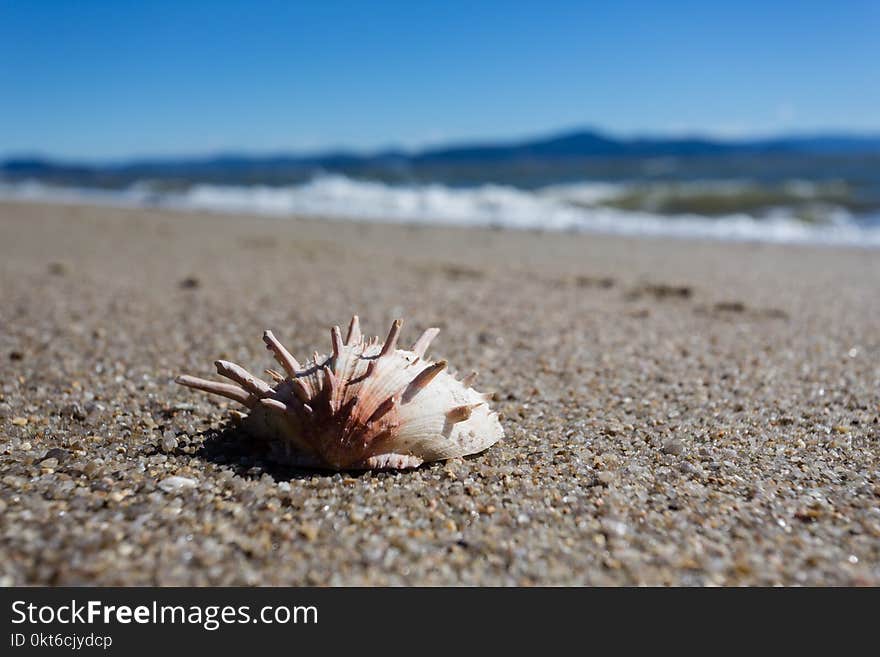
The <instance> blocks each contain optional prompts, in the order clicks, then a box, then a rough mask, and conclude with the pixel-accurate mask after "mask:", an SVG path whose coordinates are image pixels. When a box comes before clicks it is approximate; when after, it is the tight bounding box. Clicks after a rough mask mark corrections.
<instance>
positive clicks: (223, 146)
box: [0, 0, 880, 159]
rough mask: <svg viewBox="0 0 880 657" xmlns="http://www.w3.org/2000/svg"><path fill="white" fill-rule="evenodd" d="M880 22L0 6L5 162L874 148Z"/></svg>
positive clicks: (744, 3)
mask: <svg viewBox="0 0 880 657" xmlns="http://www.w3.org/2000/svg"><path fill="white" fill-rule="evenodd" d="M878 35H880V2H876V0H870V1H867V0H866V1H862V2H846V1H838V2H827V1H824V2H813V1H811V0H803V1H800V2H795V1H790V2H784V1H777V2H771V1H766V0H764V1H754V0H739V1H738V2H714V1H703V2H677V1H674V0H670V1H667V2H659V1H654V2H626V1H617V2H604V3H593V2H577V3H565V2H557V3H551V2H534V3H532V2H515V1H513V0H511V1H510V2H498V3H495V2H475V1H473V2H461V3H460V2H453V1H447V2H432V1H429V0H424V1H422V2H413V1H412V0H408V1H406V2H395V1H387V2H378V1H376V2H329V1H325V2H315V3H302V2H258V1H252V2H224V1H222V0H215V1H214V2H203V3H197V2H187V1H185V0H177V1H176V2H165V1H161V0H150V1H141V2H129V1H126V0H112V1H111V0H108V1H99V0H91V1H89V0H84V1H82V2H62V1H58V2H53V1H50V0H43V1H40V0H32V1H29V0H18V1H10V0H0V155H8V154H12V153H39V154H45V155H51V156H56V157H63V158H86V159H105V158H111V159H112V158H121V157H128V156H144V155H175V154H206V153H214V152H219V151H229V150H244V151H248V152H255V153H265V152H273V151H284V150H297V151H308V150H316V149H324V148H329V147H338V146H345V147H352V148H355V149H361V150H369V149H374V148H381V147H385V146H389V145H401V146H404V147H420V146H423V145H429V144H435V143H441V142H447V141H468V140H474V139H495V138H517V137H524V136H532V135H536V134H544V133H550V132H554V131H556V130H559V129H567V128H572V127H577V126H596V127H599V128H602V129H606V130H609V131H611V132H614V133H617V134H624V135H626V134H633V133H642V132H650V133H665V134H669V133H676V134H680V133H703V134H714V135H722V136H740V135H761V134H767V133H775V132H792V131H793V132H804V131H815V130H820V129H834V130H842V131H871V132H880V38H878Z"/></svg>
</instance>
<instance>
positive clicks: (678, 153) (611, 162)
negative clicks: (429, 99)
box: [0, 130, 880, 186]
mask: <svg viewBox="0 0 880 657" xmlns="http://www.w3.org/2000/svg"><path fill="white" fill-rule="evenodd" d="M878 155H880V136H873V135H865V136H858V135H835V134H821V135H811V136H780V137H775V138H768V139H746V140H718V139H711V138H702V137H683V138H662V137H635V138H631V139H621V138H615V137H612V136H608V135H605V134H603V133H601V132H598V131H595V130H581V131H573V132H566V133H561V134H558V135H555V136H550V137H547V138H541V139H532V140H525V141H520V142H487V143H483V144H479V143H471V144H461V145H450V146H443V147H434V148H429V149H424V150H421V151H417V152H404V151H401V150H386V151H382V152H377V153H371V154H359V153H355V152H347V151H333V152H325V153H317V154H310V155H298V154H293V153H279V154H272V155H247V154H240V153H225V154H220V155H214V156H206V157H174V158H144V159H132V160H129V161H125V162H121V163H106V164H85V163H80V162H62V161H56V160H52V159H49V158H40V157H13V158H9V159H6V160H5V161H2V162H0V177H2V178H5V179H7V180H22V179H29V178H34V179H39V180H45V181H49V182H56V181H57V182H67V183H69V182H75V183H77V184H86V185H88V184H94V185H102V186H103V185H110V186H112V185H118V184H126V183H130V182H132V181H135V180H141V179H152V180H187V181H195V180H204V181H219V182H227V183H232V182H235V183H243V184H247V183H257V182H262V183H268V184H272V183H282V182H288V181H291V180H299V179H302V178H304V177H308V176H310V175H312V174H313V173H315V172H316V171H338V172H342V173H347V174H353V175H364V176H368V177H378V178H396V177H404V178H405V177H407V176H413V177H415V178H423V177H427V178H432V177H434V174H437V176H438V177H439V178H441V179H448V178H449V175H448V174H449V173H450V172H454V173H458V174H461V176H462V177H463V179H464V181H465V182H466V181H467V180H468V179H469V177H474V176H476V177H477V178H483V177H484V175H483V174H486V176H487V177H491V175H490V174H489V172H491V171H492V170H493V169H496V170H497V169H498V168H499V167H500V168H501V169H505V170H510V169H524V168H527V169H528V168H531V169H545V170H554V171H557V170H560V169H562V170H564V169H567V168H569V167H571V166H573V165H577V164H578V163H582V164H584V165H585V166H590V165H591V163H593V164H595V162H597V161H602V162H604V163H605V164H606V165H608V166H611V167H614V166H618V167H620V166H623V167H624V168H626V167H628V166H629V165H628V164H627V163H628V162H631V161H637V160H646V159H651V158H677V159H683V160H687V159H691V158H703V159H708V160H710V161H711V160H723V159H725V158H750V157H755V156H783V157H784V156H815V157H822V156H844V157H849V156H872V157H873V156H878ZM422 174H423V175H422Z"/></svg>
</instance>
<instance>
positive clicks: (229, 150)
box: [0, 125, 880, 166]
mask: <svg viewBox="0 0 880 657" xmlns="http://www.w3.org/2000/svg"><path fill="white" fill-rule="evenodd" d="M528 134H529V135H531V136H528V135H523V136H519V137H499V138H491V137H485V138H480V137H477V138H470V139H469V138H461V139H456V138H452V139H449V140H445V141H436V142H426V143H425V144H422V145H420V146H402V145H399V144H398V145H394V144H389V145H386V146H377V147H364V148H358V147H352V146H344V145H335V146H326V147H321V148H297V147H295V146H288V147H279V148H278V149H276V150H252V149H249V148H248V147H233V146H230V147H218V148H216V149H211V150H206V151H202V152H200V153H199V152H194V151H181V152H179V153H154V154H143V153H142V154H131V155H119V156H104V157H101V156H97V157H88V156H58V155H52V154H48V153H46V152H41V151H38V150H34V151H11V152H8V153H0V162H2V163H7V162H14V161H28V160H32V161H43V162H47V163H52V164H76V165H86V164H88V165H91V166H102V165H103V166H108V165H114V164H116V165H119V164H132V163H138V162H150V161H160V160H177V161H200V160H213V159H220V158H223V157H242V158H249V159H260V158H270V157H296V158H302V159H305V158H311V157H314V158H319V157H327V156H329V155H343V156H352V157H362V158H369V157H377V156H379V155H382V154H385V153H400V154H403V155H405V156H410V157H411V156H414V155H419V154H423V153H429V152H431V151H442V150H452V149H458V148H481V147H503V146H516V145H518V144H524V143H529V142H536V141H543V140H550V139H558V138H562V137H566V136H572V135H576V134H594V135H597V136H600V137H605V138H608V139H612V140H615V141H638V140H643V139H661V140H669V141H673V140H702V141H709V142H714V143H717V144H741V143H744V142H751V141H770V140H778V139H794V138H797V139H810V138H813V139H815V138H842V139H880V127H878V128H872V129H867V130H864V129H852V128H804V129H795V130H779V131H773V130H767V131H761V130H756V131H755V132H752V133H742V134H725V133H724V132H723V131H715V132H712V131H711V130H698V129H697V130H676V129H671V130H662V129H661V130H654V131H650V130H636V131H614V130H606V129H603V128H597V127H595V126H590V125H580V126H572V127H569V128H558V129H555V130H544V131H541V132H531V133H528Z"/></svg>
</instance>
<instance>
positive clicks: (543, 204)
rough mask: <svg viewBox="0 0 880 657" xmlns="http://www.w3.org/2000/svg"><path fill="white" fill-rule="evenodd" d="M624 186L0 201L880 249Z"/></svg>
mask: <svg viewBox="0 0 880 657" xmlns="http://www.w3.org/2000/svg"><path fill="white" fill-rule="evenodd" d="M625 189H626V188H625V187H624V186H622V185H618V184H612V183H594V182H584V183H575V184H566V185H553V186H548V187H544V188H541V189H538V190H523V189H518V188H515V187H510V186H505V185H482V186H479V187H472V188H453V187H447V186H445V185H440V184H425V185H406V186H404V185H388V184H384V183H380V182H368V181H359V180H352V179H350V178H347V177H345V176H341V175H324V176H319V177H316V178H314V179H312V180H311V181H309V182H305V183H302V184H299V185H290V186H284V187H269V186H260V185H250V186H232V185H205V184H201V185H193V186H192V187H190V188H189V189H187V190H185V191H158V189H157V188H154V187H153V186H152V185H150V184H149V183H138V184H136V185H133V186H131V187H129V188H127V189H125V190H121V191H107V190H94V189H80V188H59V187H51V186H47V185H44V184H42V183H39V182H23V183H0V198H6V199H16V200H27V201H50V202H63V203H96V204H111V205H124V206H160V207H167V208H173V209H183V210H208V211H213V212H234V213H243V214H244V213H255V214H265V215H272V216H279V217H284V216H311V217H327V218H340V219H349V220H357V221H384V222H401V223H426V224H441V225H443V224H448V225H459V226H496V227H507V228H519V229H539V230H571V231H596V232H605V233H615V234H624V235H651V236H674V237H698V238H708V239H721V240H740V241H741V240H747V241H766V242H785V243H818V244H850V245H858V246H872V247H878V246H880V225H872V226H868V225H862V224H859V223H857V222H856V221H854V220H853V219H852V217H850V216H849V214H848V213H846V212H845V211H842V210H841V211H839V212H837V213H836V214H835V215H834V216H833V217H832V221H831V222H828V223H823V224H808V223H805V222H802V221H799V220H797V219H795V218H794V217H792V216H791V215H790V214H789V213H787V212H786V211H784V210H780V211H779V212H777V213H776V214H774V215H771V216H770V217H764V218H760V219H757V218H754V217H751V216H749V215H746V214H732V215H727V216H723V217H711V218H710V217H703V216H698V215H678V216H667V215H659V214H652V213H649V212H643V211H626V210H620V209H616V208H612V207H606V206H602V205H596V204H597V203H600V202H602V201H607V200H609V199H613V198H614V197H615V196H617V195H619V194H621V193H623V192H624V191H625Z"/></svg>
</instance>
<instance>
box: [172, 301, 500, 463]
mask: <svg viewBox="0 0 880 657" xmlns="http://www.w3.org/2000/svg"><path fill="white" fill-rule="evenodd" d="M400 325H401V322H400V320H397V321H395V322H394V324H393V325H392V327H391V331H390V332H389V334H388V338H386V340H385V342H384V343H380V342H379V340H378V338H374V339H373V340H370V341H365V340H364V339H363V337H362V336H361V332H360V325H359V322H358V318H357V316H355V317H354V318H352V322H351V326H350V327H349V331H348V336H347V338H346V339H345V341H343V340H342V337H341V333H340V331H339V328H338V327H334V328H333V329H332V331H331V339H332V342H333V351H332V353H330V354H328V355H322V354H318V353H317V352H316V353H315V355H314V356H313V357H312V358H311V359H310V360H308V361H307V362H306V363H305V364H304V365H300V364H299V363H298V362H297V361H296V359H294V358H293V356H291V355H290V353H289V352H288V351H287V350H286V349H285V348H284V347H283V346H282V345H281V343H280V342H278V340H276V339H275V337H274V336H273V335H272V333H271V332H270V331H266V333H265V334H264V336H263V340H264V341H265V342H266V345H267V348H268V349H269V350H270V351H272V352H273V353H274V355H275V358H276V359H277V360H278V362H279V363H280V364H281V366H282V367H283V368H284V370H285V371H286V373H287V376H286V377H285V376H282V375H281V374H279V373H277V372H273V371H271V370H269V373H270V374H271V375H272V377H273V378H274V380H275V381H274V385H269V384H268V383H266V382H265V381H262V380H260V379H258V378H257V377H255V376H253V375H252V374H250V373H249V372H247V371H246V370H244V369H243V368H241V367H239V366H238V365H235V364H233V363H228V362H226V361H217V362H216V366H217V371H218V372H219V373H220V374H222V375H223V376H226V377H227V378H229V379H231V380H232V381H234V382H235V384H236V385H230V384H228V383H219V382H215V381H208V380H205V379H198V378H196V377H191V376H181V377H178V378H177V382H178V383H180V384H182V385H185V386H188V387H191V388H196V389H198V390H203V391H205V392H211V393H214V394H219V395H223V396H225V397H228V398H230V399H234V400H236V401H239V402H241V403H242V404H244V405H245V406H247V407H248V408H249V409H250V410H249V413H248V415H247V416H246V417H245V418H244V421H243V427H244V428H245V430H247V431H248V432H249V433H251V434H252V435H254V436H256V437H258V438H261V439H265V440H268V441H270V442H271V445H272V448H273V452H274V455H275V458H277V459H278V460H280V461H283V462H287V463H291V464H294V465H304V466H312V467H323V468H329V469H333V470H363V469H402V468H414V467H418V466H419V465H421V464H422V463H426V462H429V461H439V460H443V459H448V458H453V457H456V456H466V455H468V454H475V453H477V452H481V451H483V450H484V449H486V448H488V447H489V446H491V445H493V444H494V443H496V442H497V441H498V440H499V439H500V438H501V437H502V435H503V430H502V428H501V423H500V422H499V420H498V414H497V413H495V412H492V411H491V409H490V408H489V404H488V402H489V400H490V399H491V395H485V394H481V393H479V392H477V391H476V390H474V389H473V388H471V387H470V383H471V382H472V381H473V378H474V377H475V376H476V373H474V374H472V375H471V376H469V377H466V378H465V379H464V380H463V381H459V380H458V379H456V378H455V377H454V376H452V375H451V374H449V373H448V372H447V371H446V362H445V361H439V362H434V361H432V360H430V359H426V358H425V355H424V354H425V350H426V349H427V347H428V345H429V344H430V342H431V340H432V339H433V338H434V337H435V336H436V335H437V333H438V330H437V329H428V330H427V331H425V332H424V333H423V334H422V337H420V338H419V340H417V341H416V343H415V345H414V346H413V348H412V350H411V351H407V350H404V349H398V348H397V338H398V336H399V333H400Z"/></svg>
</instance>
